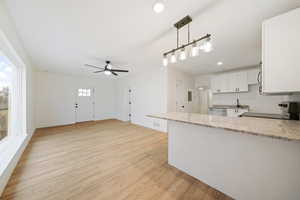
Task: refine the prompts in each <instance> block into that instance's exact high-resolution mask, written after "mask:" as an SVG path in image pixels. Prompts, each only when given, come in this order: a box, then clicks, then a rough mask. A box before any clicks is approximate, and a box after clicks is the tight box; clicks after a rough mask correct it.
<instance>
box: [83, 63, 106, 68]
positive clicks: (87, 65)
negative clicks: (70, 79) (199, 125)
mask: <svg viewBox="0 0 300 200" xmlns="http://www.w3.org/2000/svg"><path fill="white" fill-rule="evenodd" d="M85 66H87V67H93V68H96V69H104V68H103V67H97V66H94V65H89V64H85Z"/></svg>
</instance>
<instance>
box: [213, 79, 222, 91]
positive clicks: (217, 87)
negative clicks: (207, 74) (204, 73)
mask: <svg viewBox="0 0 300 200" xmlns="http://www.w3.org/2000/svg"><path fill="white" fill-rule="evenodd" d="M211 89H212V92H213V93H220V92H221V89H220V82H219V81H218V76H217V75H216V76H213V77H212V78H211Z"/></svg>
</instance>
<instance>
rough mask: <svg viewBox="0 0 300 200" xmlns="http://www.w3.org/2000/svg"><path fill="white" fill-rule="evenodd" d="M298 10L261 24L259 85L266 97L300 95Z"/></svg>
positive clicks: (299, 27) (299, 23)
mask: <svg viewBox="0 0 300 200" xmlns="http://www.w3.org/2000/svg"><path fill="white" fill-rule="evenodd" d="M299 36H300V8H297V9H294V10H292V11H290V12H288V13H285V14H283V15H279V16H276V17H273V18H271V19H269V20H266V21H264V23H263V37H262V38H263V39H262V41H263V43H262V50H263V51H262V53H263V55H262V61H263V62H262V63H263V65H262V84H263V92H265V93H288V92H299V91H300V78H299V74H300V64H299V63H300V62H299V52H300V45H299V44H300V37H299Z"/></svg>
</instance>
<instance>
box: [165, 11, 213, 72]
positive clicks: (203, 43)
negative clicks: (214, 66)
mask: <svg viewBox="0 0 300 200" xmlns="http://www.w3.org/2000/svg"><path fill="white" fill-rule="evenodd" d="M191 22H192V18H191V17H190V16H189V15H187V16H186V17H184V18H182V19H181V20H180V21H178V22H177V23H176V24H174V26H175V28H176V31H177V47H176V48H175V49H172V50H170V51H167V52H165V53H164V54H163V65H164V66H167V65H168V63H169V62H168V57H169V55H171V57H170V62H171V63H176V62H177V56H176V52H177V51H180V53H179V59H180V60H185V59H186V58H187V56H186V55H187V53H186V49H188V50H190V52H189V55H190V56H191V57H195V56H198V55H199V50H201V51H203V52H211V51H212V49H213V46H212V43H211V34H206V35H205V36H203V37H200V38H198V39H195V40H193V41H192V42H191V41H190V23H191ZM186 25H187V26H188V40H187V43H186V44H183V45H181V46H180V45H179V30H180V29H181V28H183V27H184V26H186ZM198 43H200V44H199V46H198V45H197V44H198ZM189 46H192V47H191V48H187V47H189Z"/></svg>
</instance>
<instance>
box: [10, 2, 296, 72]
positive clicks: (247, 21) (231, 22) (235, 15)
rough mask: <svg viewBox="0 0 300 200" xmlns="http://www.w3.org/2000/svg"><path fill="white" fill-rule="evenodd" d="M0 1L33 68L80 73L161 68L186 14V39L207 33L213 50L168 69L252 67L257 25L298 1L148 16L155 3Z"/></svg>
mask: <svg viewBox="0 0 300 200" xmlns="http://www.w3.org/2000/svg"><path fill="white" fill-rule="evenodd" d="M6 1H7V5H8V8H9V10H10V12H11V15H12V17H13V19H14V20H15V23H16V27H17V30H18V32H19V34H20V37H21V39H22V41H23V43H24V46H25V48H26V50H27V51H28V53H29V55H30V57H31V59H32V61H33V63H34V65H35V66H36V67H37V68H39V69H40V70H48V71H56V72H63V73H70V74H87V75H88V74H91V71H93V70H91V69H87V68H85V67H84V66H83V64H84V63H90V64H97V65H100V66H101V65H103V64H104V63H103V60H105V59H111V60H112V61H113V63H115V65H123V66H129V69H131V70H134V71H139V70H143V69H145V68H152V67H161V60H162V53H163V52H165V51H167V50H170V49H172V48H174V47H175V45H176V31H175V29H174V28H173V24H174V23H175V22H176V21H178V20H179V19H181V18H182V17H184V16H186V15H187V14H189V15H190V16H191V17H192V18H193V23H192V24H191V36H192V37H191V38H192V39H193V38H198V37H200V36H202V35H204V34H206V33H211V34H212V39H213V44H214V51H213V52H211V53H201V54H200V56H199V57H197V58H191V59H188V60H186V61H184V62H180V63H178V64H176V65H174V66H169V67H178V68H180V69H182V70H184V71H186V72H188V73H193V74H201V73H210V72H216V71H220V70H228V69H232V68H237V67H245V66H253V65H256V64H257V63H259V61H260V59H261V58H260V54H261V44H260V43H261V22H262V21H263V20H264V19H267V18H269V17H272V16H275V15H277V14H280V13H282V12H285V11H288V10H290V9H293V8H296V7H299V6H300V1H299V0H247V1H246V0H201V1H199V0H189V1H182V0H166V9H165V11H164V12H163V13H161V14H156V13H154V12H153V10H152V6H153V3H154V2H155V0H130V1H121V0H42V1H41V0H26V1H19V0H6ZM183 32H184V31H183ZM181 37H182V38H183V37H186V34H185V33H182V34H181ZM184 39H185V40H186V38H184ZM218 61H222V62H223V63H224V65H223V66H222V67H219V66H217V65H216V63H217V62H218Z"/></svg>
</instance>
